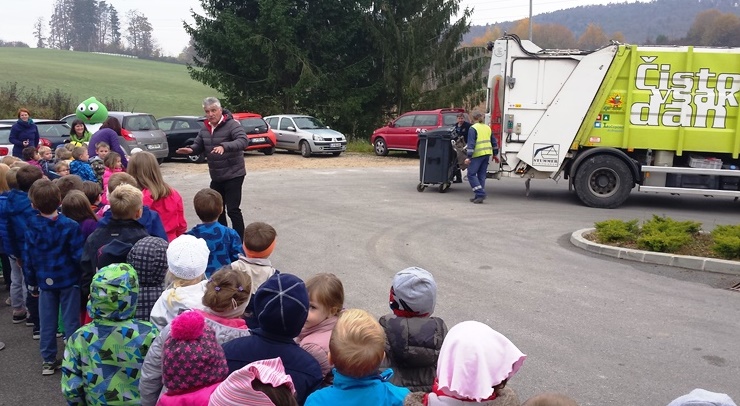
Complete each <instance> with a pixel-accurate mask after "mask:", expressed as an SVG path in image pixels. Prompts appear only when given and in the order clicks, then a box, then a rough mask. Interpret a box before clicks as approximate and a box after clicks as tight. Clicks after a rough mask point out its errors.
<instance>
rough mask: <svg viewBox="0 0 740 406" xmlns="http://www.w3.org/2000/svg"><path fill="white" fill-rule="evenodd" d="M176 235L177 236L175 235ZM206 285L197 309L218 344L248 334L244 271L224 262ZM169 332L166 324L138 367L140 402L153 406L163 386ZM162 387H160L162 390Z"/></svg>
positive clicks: (248, 288) (248, 282) (247, 285)
mask: <svg viewBox="0 0 740 406" xmlns="http://www.w3.org/2000/svg"><path fill="white" fill-rule="evenodd" d="M178 238H180V237H178ZM203 283H204V284H205V287H206V291H205V295H203V301H202V303H201V304H202V306H201V308H202V310H195V311H197V312H200V313H201V314H202V315H203V316H204V318H205V320H206V324H208V325H209V326H210V327H211V328H212V329H213V331H214V332H215V333H216V341H218V343H219V344H223V343H226V342H229V341H231V340H233V339H235V338H238V337H244V336H247V335H249V330H248V328H247V323H246V322H245V321H244V319H243V318H242V316H243V315H244V310H245V309H246V308H247V303H249V298H250V296H251V291H252V290H251V289H252V281H251V279H250V278H249V275H247V274H245V273H244V272H241V271H238V270H235V269H232V268H231V267H230V266H228V265H227V266H225V267H222V268H221V269H219V270H218V271H217V272H216V273H214V274H213V275H212V276H211V279H210V280H208V281H204V282H203ZM169 335H170V326H169V325H167V326H166V327H164V329H162V330H161V331H160V333H159V336H157V338H156V339H155V340H154V342H153V343H152V346H151V347H150V348H149V351H148V352H147V354H146V358H145V359H144V364H143V365H142V367H141V379H140V380H139V392H140V393H141V404H142V405H143V406H154V405H156V404H157V400H158V399H159V396H160V394H161V393H164V392H165V391H166V389H164V388H163V384H162V347H163V346H164V343H165V341H167V338H168V337H169ZM163 389H164V390H163Z"/></svg>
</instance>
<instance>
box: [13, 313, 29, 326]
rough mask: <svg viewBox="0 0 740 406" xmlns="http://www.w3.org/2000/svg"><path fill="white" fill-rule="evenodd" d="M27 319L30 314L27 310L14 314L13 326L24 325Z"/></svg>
mask: <svg viewBox="0 0 740 406" xmlns="http://www.w3.org/2000/svg"><path fill="white" fill-rule="evenodd" d="M26 317H28V313H27V312H26V311H25V310H22V311H20V312H13V324H18V323H23V322H24V321H26Z"/></svg>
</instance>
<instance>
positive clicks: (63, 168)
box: [54, 161, 69, 177]
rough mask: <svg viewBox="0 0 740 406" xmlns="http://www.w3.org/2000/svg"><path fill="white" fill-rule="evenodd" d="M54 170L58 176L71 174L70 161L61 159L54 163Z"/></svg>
mask: <svg viewBox="0 0 740 406" xmlns="http://www.w3.org/2000/svg"><path fill="white" fill-rule="evenodd" d="M54 172H56V174H57V177H60V176H67V175H69V163H68V162H67V161H59V162H57V163H55V164H54Z"/></svg>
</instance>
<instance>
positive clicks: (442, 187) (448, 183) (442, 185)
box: [439, 182, 450, 193]
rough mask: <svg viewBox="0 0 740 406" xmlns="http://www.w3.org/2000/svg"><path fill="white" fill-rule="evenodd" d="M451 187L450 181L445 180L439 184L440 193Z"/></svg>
mask: <svg viewBox="0 0 740 406" xmlns="http://www.w3.org/2000/svg"><path fill="white" fill-rule="evenodd" d="M449 189H450V182H445V183H443V184H441V185H439V193H445V192H447V190H449Z"/></svg>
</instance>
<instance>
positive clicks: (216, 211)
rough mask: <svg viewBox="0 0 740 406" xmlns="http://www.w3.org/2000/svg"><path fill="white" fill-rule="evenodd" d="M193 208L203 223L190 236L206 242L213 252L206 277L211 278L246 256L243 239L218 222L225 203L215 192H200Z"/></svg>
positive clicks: (193, 229) (205, 190)
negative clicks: (218, 270)
mask: <svg viewBox="0 0 740 406" xmlns="http://www.w3.org/2000/svg"><path fill="white" fill-rule="evenodd" d="M193 207H195V214H197V215H198V218H199V219H200V220H201V221H202V222H203V223H201V224H198V225H197V226H195V227H193V228H192V229H191V230H190V231H188V234H190V235H193V236H196V237H198V238H202V239H204V240H206V243H207V244H208V249H209V250H211V255H210V257H209V258H208V268H206V277H210V276H211V275H212V274H213V273H214V272H216V270H217V269H219V268H221V267H222V266H225V265H229V264H231V263H232V262H234V261H236V260H238V259H239V255H240V254H244V249H243V248H242V238H241V236H239V234H237V233H236V231H234V229H233V228H229V227H226V226H225V225H223V224H221V223H219V222H218V216H220V215H221V212H222V211H223V209H224V202H223V200H222V199H221V194H219V193H218V192H216V191H215V190H213V189H201V190H199V191H198V193H196V194H195V197H194V198H193Z"/></svg>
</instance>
